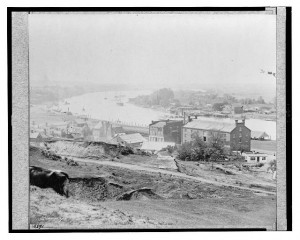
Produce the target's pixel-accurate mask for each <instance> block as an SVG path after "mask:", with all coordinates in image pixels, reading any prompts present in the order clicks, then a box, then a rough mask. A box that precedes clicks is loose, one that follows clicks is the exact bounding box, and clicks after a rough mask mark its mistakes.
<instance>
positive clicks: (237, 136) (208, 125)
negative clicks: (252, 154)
mask: <svg viewBox="0 0 300 240" xmlns="http://www.w3.org/2000/svg"><path fill="white" fill-rule="evenodd" d="M189 120H190V122H188V123H187V124H186V125H184V126H183V127H182V142H183V143H185V142H190V141H193V140H194V138H195V137H196V136H198V137H200V138H202V139H203V141H205V142H209V141H211V140H212V139H214V138H215V137H218V138H220V139H221V140H222V141H223V142H224V144H225V146H227V147H230V149H231V150H233V151H239V150H244V151H250V149H251V130H250V129H249V128H247V127H246V126H245V120H242V121H241V122H239V121H238V120H235V123H224V122H211V121H201V120H194V121H192V120H191V119H189Z"/></svg>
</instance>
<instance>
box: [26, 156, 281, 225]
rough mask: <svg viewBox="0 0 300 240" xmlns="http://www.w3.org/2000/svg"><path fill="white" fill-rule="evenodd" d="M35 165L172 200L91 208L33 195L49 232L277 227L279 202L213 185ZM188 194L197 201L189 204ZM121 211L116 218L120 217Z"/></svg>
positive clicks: (45, 192) (35, 160)
mask: <svg viewBox="0 0 300 240" xmlns="http://www.w3.org/2000/svg"><path fill="white" fill-rule="evenodd" d="M30 163H31V164H32V165H37V166H41V167H45V168H52V169H61V170H64V171H66V172H67V173H68V174H69V175H70V177H91V176H102V177H105V178H106V179H108V180H109V181H112V182H116V183H118V184H122V185H124V186H125V189H126V190H127V189H137V188H140V187H151V188H152V189H153V190H154V192H155V193H157V194H159V195H160V196H162V197H165V198H171V199H167V200H140V201H106V202H95V201H94V202H91V201H85V200H83V199H80V198H75V197H71V198H69V199H66V198H63V197H61V196H59V195H57V194H56V193H54V192H53V191H52V190H49V189H38V188H37V190H36V191H33V192H31V213H32V214H31V217H32V218H31V222H32V223H38V224H44V225H45V227H49V228H52V227H53V228H57V227H61V228H89V227H90V228H102V227H104V228H107V227H117V228H122V227H125V228H134V227H138V228H140V227H142V228H147V227H150V228H159V227H164V228H165V227H168V228H173V227H177V228H178V227H191V228H196V227H197V228H199V227H223V226H226V227H230V226H231V227H245V226H248V227H249V226H251V227H266V228H271V227H272V225H273V223H274V221H275V217H276V216H275V214H276V211H275V210H276V208H275V203H276V202H275V197H274V196H273V197H271V196H259V195H255V194H253V193H250V192H246V191H241V190H236V189H230V188H222V187H216V186H214V185H211V184H205V183H203V184H202V183H199V182H193V181H187V180H182V179H178V178H172V177H170V176H166V175H164V174H162V175H159V174H150V173H145V172H139V171H132V170H126V169H122V168H117V167H109V166H101V165H95V164H81V165H80V166H68V165H67V164H66V163H64V162H57V161H52V160H49V159H46V158H45V157H43V156H42V155H41V154H40V153H39V152H38V151H30ZM187 193H189V194H190V196H191V197H192V198H195V197H196V198H198V199H188V197H187ZM114 211H116V212H114Z"/></svg>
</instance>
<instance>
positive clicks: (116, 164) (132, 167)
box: [73, 157, 276, 195]
mask: <svg viewBox="0 0 300 240" xmlns="http://www.w3.org/2000/svg"><path fill="white" fill-rule="evenodd" d="M73 159H74V160H76V161H79V162H87V163H96V164H99V165H107V166H112V167H120V168H126V169H130V170H135V171H146V172H154V173H161V174H168V175H171V176H176V177H179V178H185V179H190V180H194V181H199V182H204V183H209V184H214V185H216V186H224V187H233V188H238V189H242V190H248V191H253V192H257V193H264V194H271V195H276V193H275V192H270V191H265V190H261V189H255V188H248V187H242V186H237V185H232V184H227V183H221V182H217V181H212V180H208V179H205V178H201V177H194V176H189V175H186V174H184V173H180V172H171V171H168V170H164V169H158V168H150V167H144V166H137V165H131V164H126V163H120V162H113V161H105V160H104V161H102V160H101V161H99V160H93V159H83V158H76V157H73Z"/></svg>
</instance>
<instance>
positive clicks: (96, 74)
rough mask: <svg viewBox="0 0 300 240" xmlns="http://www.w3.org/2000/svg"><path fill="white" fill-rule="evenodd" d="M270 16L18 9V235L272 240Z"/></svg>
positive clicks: (273, 41)
mask: <svg viewBox="0 0 300 240" xmlns="http://www.w3.org/2000/svg"><path fill="white" fill-rule="evenodd" d="M277 13H278V12H277V8H276V7H266V8H264V10H263V11H261V10H260V9H258V10H255V9H254V10H253V11H250V10H249V11H247V10H243V9H241V10H236V11H225V10H222V11H206V10H205V11H201V10H197V9H195V10H193V9H192V10H189V11H171V10H169V11H157V10H156V11H149V10H143V9H141V10H134V11H131V10H126V9H124V10H122V9H120V11H110V10H107V11H105V10H104V11H103V10H102V11H97V10H95V11H77V12H73V11H66V12H59V11H57V12H55V11H53V12H47V11H45V12H43V11H29V12H28V15H27V18H26V19H27V34H28V68H27V69H28V122H27V123H28V145H27V146H28V150H26V151H27V153H28V156H29V159H28V164H27V165H28V169H27V170H26V171H27V176H28V203H27V204H28V229H29V230H76V229H81V230H93V229H94V230H105V229H106V230H107V229H117V230H122V229H124V230H128V229H131V230H138V229H144V230H147V229H152V230H153V229H154V230H155V229H157V230H159V229H160V230H164V229H171V230H172V229H173V230H176V229H263V230H268V231H275V230H278V218H279V216H278V195H277V194H278V187H277V186H278V182H279V180H278V178H279V174H278V171H277V167H278V166H277V165H278V164H277V163H278V161H280V160H279V159H280V155H279V154H280V153H279V152H278V149H277V146H278V138H279V136H281V135H279V133H278V129H279V128H278V111H279V109H278V97H279V96H278V85H277V84H278V74H279V73H278V72H277V70H278V45H277V43H278V39H277V37H278V16H277ZM283 120H284V121H285V119H283ZM280 139H283V138H281V137H280ZM282 161H285V159H283V160H281V162H282ZM284 166H285V165H284ZM13 190H14V189H13Z"/></svg>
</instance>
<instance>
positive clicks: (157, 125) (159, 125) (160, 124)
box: [151, 121, 166, 127]
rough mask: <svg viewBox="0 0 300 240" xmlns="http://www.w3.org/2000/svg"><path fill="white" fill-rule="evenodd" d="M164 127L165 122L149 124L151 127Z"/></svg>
mask: <svg viewBox="0 0 300 240" xmlns="http://www.w3.org/2000/svg"><path fill="white" fill-rule="evenodd" d="M165 125H166V122H163V121H161V122H157V123H154V124H151V127H164V126H165Z"/></svg>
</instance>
